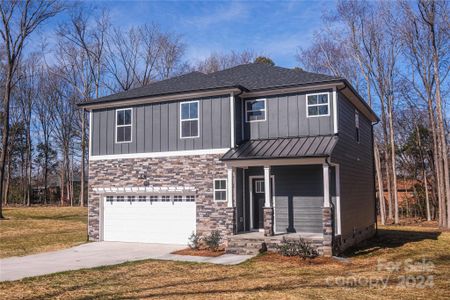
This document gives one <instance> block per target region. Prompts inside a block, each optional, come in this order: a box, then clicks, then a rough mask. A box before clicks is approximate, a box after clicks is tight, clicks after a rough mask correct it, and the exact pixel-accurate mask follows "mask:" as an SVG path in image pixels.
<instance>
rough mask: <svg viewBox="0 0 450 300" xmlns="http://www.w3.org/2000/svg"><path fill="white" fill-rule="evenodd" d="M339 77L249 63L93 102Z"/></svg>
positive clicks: (159, 83) (169, 81) (284, 85)
mask: <svg viewBox="0 0 450 300" xmlns="http://www.w3.org/2000/svg"><path fill="white" fill-rule="evenodd" d="M340 79H341V78H339V77H333V76H328V75H323V74H316V73H310V72H306V71H303V70H300V69H287V68H281V67H276V66H270V65H267V64H260V63H250V64H243V65H239V66H236V67H233V68H229V69H226V70H222V71H218V72H214V73H211V74H203V73H200V72H191V73H188V74H185V75H181V76H177V77H174V78H171V79H167V80H162V81H158V82H155V83H151V84H149V85H146V86H143V87H139V88H135V89H131V90H128V91H125V92H121V93H117V94H112V95H109V96H106V97H101V98H98V99H95V100H92V101H90V102H91V103H98V102H108V101H116V100H125V99H135V98H140V97H151V96H160V95H167V94H175V93H182V92H194V91H204V90H212V89H220V88H232V87H239V88H242V89H244V90H247V91H256V90H262V89H269V88H279V87H286V86H295V85H303V84H309V83H319V82H327V81H335V80H340Z"/></svg>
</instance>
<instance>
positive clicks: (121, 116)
mask: <svg viewBox="0 0 450 300" xmlns="http://www.w3.org/2000/svg"><path fill="white" fill-rule="evenodd" d="M124 124H125V116H124V111H123V110H119V111H117V125H124Z"/></svg>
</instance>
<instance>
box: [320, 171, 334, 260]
mask: <svg viewBox="0 0 450 300" xmlns="http://www.w3.org/2000/svg"><path fill="white" fill-rule="evenodd" d="M322 166H323V209H322V222H323V242H322V243H323V245H322V251H323V255H324V256H332V255H333V220H332V218H333V213H332V211H331V207H330V173H329V171H330V169H329V167H328V164H323V165H322Z"/></svg>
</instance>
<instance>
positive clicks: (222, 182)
mask: <svg viewBox="0 0 450 300" xmlns="http://www.w3.org/2000/svg"><path fill="white" fill-rule="evenodd" d="M214 201H227V180H226V179H214Z"/></svg>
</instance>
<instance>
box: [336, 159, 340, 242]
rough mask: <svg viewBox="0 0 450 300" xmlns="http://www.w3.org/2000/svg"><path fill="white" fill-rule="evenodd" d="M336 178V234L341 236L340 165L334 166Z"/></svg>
mask: <svg viewBox="0 0 450 300" xmlns="http://www.w3.org/2000/svg"><path fill="white" fill-rule="evenodd" d="M334 170H335V173H336V174H335V177H336V208H335V211H336V225H337V226H336V227H337V228H336V233H337V234H341V179H340V173H339V165H335V166H334Z"/></svg>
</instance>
